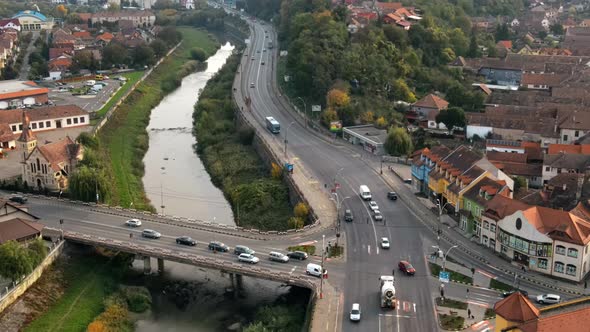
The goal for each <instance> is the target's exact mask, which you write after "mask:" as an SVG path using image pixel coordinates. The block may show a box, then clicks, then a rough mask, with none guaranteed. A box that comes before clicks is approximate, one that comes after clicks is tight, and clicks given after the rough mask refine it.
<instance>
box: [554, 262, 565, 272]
mask: <svg viewBox="0 0 590 332" xmlns="http://www.w3.org/2000/svg"><path fill="white" fill-rule="evenodd" d="M553 269H554V270H555V272H559V273H563V269H564V264H563V263H562V262H555V267H554V268H553Z"/></svg>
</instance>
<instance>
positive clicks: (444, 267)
mask: <svg viewBox="0 0 590 332" xmlns="http://www.w3.org/2000/svg"><path fill="white" fill-rule="evenodd" d="M457 247H458V245H454V246H452V247H450V248H449V250H447V252H446V253H445V254H444V256H443V265H442V268H443V272H445V271H446V263H447V256H448V255H449V252H450V251H451V250H453V249H455V248H457ZM435 248H438V252H439V255H440V253H442V250H440V247H438V246H437V247H435Z"/></svg>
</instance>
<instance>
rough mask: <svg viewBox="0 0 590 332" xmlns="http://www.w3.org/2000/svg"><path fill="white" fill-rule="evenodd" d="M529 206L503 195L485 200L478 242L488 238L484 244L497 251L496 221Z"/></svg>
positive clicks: (481, 242)
mask: <svg viewBox="0 0 590 332" xmlns="http://www.w3.org/2000/svg"><path fill="white" fill-rule="evenodd" d="M529 207H530V206H529V205H528V204H525V203H523V202H521V201H518V200H515V199H511V198H510V197H506V196H504V195H495V196H494V197H493V198H492V199H490V200H489V201H486V203H485V205H484V211H483V213H481V215H480V218H481V227H480V229H479V231H480V234H481V237H480V241H479V243H480V244H483V243H484V237H485V238H487V239H488V242H487V244H486V245H485V246H486V247H487V248H490V249H491V250H493V251H497V250H496V247H497V246H496V242H497V241H498V222H499V221H500V220H502V219H504V218H505V217H506V216H508V215H511V214H513V213H515V212H516V211H519V210H526V209H528V208H529Z"/></svg>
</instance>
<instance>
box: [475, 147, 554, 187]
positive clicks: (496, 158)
mask: <svg viewBox="0 0 590 332" xmlns="http://www.w3.org/2000/svg"><path fill="white" fill-rule="evenodd" d="M536 155H537V154H535V155H532V154H529V153H515V152H500V151H488V152H487V153H486V158H487V159H488V160H489V161H490V162H491V163H492V164H494V166H496V167H497V168H498V169H500V170H501V171H502V172H504V173H506V174H508V175H509V176H510V177H512V178H514V177H521V178H524V179H525V180H526V182H527V188H528V187H531V188H540V187H541V186H542V185H543V178H542V175H543V164H542V162H539V160H538V159H536V158H542V157H540V155H541V154H540V152H539V153H538V155H539V156H538V157H537V156H536Z"/></svg>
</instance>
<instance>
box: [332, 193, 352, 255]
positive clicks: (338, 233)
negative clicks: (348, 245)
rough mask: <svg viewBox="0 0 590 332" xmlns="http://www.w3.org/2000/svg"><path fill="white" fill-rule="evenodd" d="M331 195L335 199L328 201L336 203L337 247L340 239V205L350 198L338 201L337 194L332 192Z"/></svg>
mask: <svg viewBox="0 0 590 332" xmlns="http://www.w3.org/2000/svg"><path fill="white" fill-rule="evenodd" d="M332 195H334V197H335V198H330V199H331V200H333V201H334V202H335V203H336V213H337V218H336V247H338V239H339V238H340V209H341V208H342V203H344V201H345V200H347V199H349V198H350V196H347V197H344V198H343V199H342V200H340V196H339V195H338V193H337V192H333V193H332Z"/></svg>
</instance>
